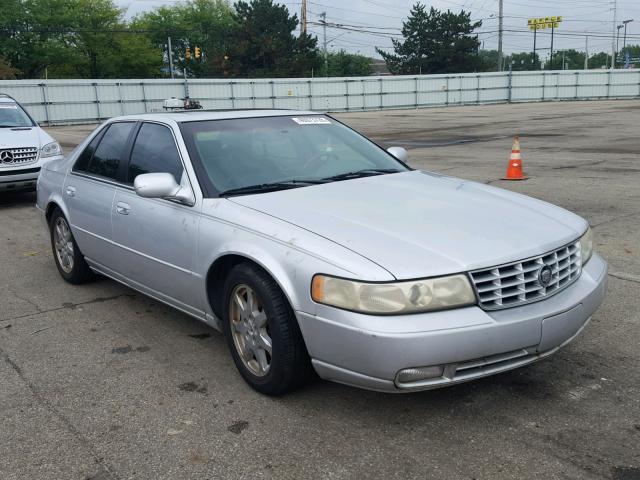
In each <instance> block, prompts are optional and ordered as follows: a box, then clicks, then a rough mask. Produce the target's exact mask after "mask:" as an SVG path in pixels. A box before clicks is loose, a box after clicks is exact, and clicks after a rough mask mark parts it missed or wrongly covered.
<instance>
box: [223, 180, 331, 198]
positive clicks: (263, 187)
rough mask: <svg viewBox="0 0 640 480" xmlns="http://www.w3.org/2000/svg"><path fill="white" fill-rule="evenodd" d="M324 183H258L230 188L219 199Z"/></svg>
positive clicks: (306, 181) (290, 181) (320, 181)
mask: <svg viewBox="0 0 640 480" xmlns="http://www.w3.org/2000/svg"><path fill="white" fill-rule="evenodd" d="M319 183H325V182H324V180H285V181H282V182H271V183H260V184H257V185H248V186H246V187H240V188H232V189H230V190H225V191H224V192H221V193H220V194H219V196H221V197H232V196H234V195H249V194H251V193H267V192H275V191H278V190H286V189H289V188H300V187H305V186H308V185H317V184H319Z"/></svg>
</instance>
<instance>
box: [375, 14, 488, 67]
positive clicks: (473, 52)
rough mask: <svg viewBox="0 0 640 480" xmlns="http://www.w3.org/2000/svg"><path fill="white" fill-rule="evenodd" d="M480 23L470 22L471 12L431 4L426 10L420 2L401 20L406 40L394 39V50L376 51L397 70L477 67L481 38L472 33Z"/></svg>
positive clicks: (479, 63)
mask: <svg viewBox="0 0 640 480" xmlns="http://www.w3.org/2000/svg"><path fill="white" fill-rule="evenodd" d="M481 25H482V22H475V23H474V22H471V14H470V13H467V12H465V11H464V10H462V11H461V12H460V13H459V14H455V13H452V12H451V11H449V10H447V11H446V12H442V11H440V10H437V9H435V8H433V7H431V9H430V10H429V11H428V12H427V10H426V7H425V6H424V5H422V4H421V3H417V4H415V5H414V6H413V7H412V8H411V12H410V15H409V18H408V19H407V21H406V22H403V24H402V36H403V37H404V41H400V40H395V39H394V40H392V41H393V49H394V52H395V53H393V54H392V53H387V52H385V51H383V50H380V49H377V51H378V53H379V54H380V55H382V58H384V60H385V61H386V62H387V66H388V68H389V71H390V72H391V73H394V74H416V73H419V72H422V73H459V72H472V71H477V70H478V69H479V68H480V67H481V62H480V57H479V55H478V47H479V46H480V42H479V41H478V39H477V37H475V36H473V35H472V34H473V31H474V30H475V29H476V28H478V27H480V26H481Z"/></svg>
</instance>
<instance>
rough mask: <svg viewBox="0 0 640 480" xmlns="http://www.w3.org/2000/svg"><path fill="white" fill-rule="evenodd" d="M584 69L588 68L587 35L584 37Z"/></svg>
mask: <svg viewBox="0 0 640 480" xmlns="http://www.w3.org/2000/svg"><path fill="white" fill-rule="evenodd" d="M584 69H585V70H589V35H585V37H584Z"/></svg>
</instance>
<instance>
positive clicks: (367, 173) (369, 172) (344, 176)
mask: <svg viewBox="0 0 640 480" xmlns="http://www.w3.org/2000/svg"><path fill="white" fill-rule="evenodd" d="M400 171H401V170H396V169H395V168H367V169H364V170H356V171H354V172H346V173H340V174H338V175H333V176H332V177H325V178H323V179H322V180H325V181H327V182H335V181H339V180H349V179H351V178H362V177H372V176H374V175H383V174H385V173H399V172H400Z"/></svg>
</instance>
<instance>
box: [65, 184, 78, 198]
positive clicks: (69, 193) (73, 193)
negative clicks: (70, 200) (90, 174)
mask: <svg viewBox="0 0 640 480" xmlns="http://www.w3.org/2000/svg"><path fill="white" fill-rule="evenodd" d="M65 193H66V194H67V196H68V197H75V196H76V187H72V186H68V187H67V188H66V189H65Z"/></svg>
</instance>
